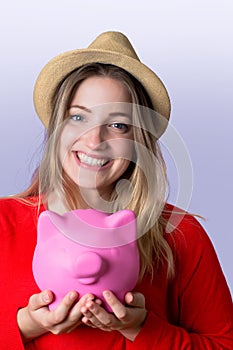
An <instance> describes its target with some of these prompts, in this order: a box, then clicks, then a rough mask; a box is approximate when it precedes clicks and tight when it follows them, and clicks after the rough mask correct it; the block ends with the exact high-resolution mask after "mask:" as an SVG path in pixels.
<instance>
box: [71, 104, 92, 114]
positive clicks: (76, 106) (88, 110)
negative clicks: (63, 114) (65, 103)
mask: <svg viewBox="0 0 233 350" xmlns="http://www.w3.org/2000/svg"><path fill="white" fill-rule="evenodd" d="M71 108H80V109H83V110H84V111H86V112H88V113H91V110H90V109H88V108H87V107H84V106H79V105H73V106H70V107H69V110H70V109H71Z"/></svg>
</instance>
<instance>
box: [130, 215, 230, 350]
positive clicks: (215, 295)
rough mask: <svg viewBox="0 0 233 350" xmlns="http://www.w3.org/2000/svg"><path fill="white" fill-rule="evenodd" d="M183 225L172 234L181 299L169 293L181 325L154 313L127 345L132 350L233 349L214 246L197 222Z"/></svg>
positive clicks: (225, 294)
mask: <svg viewBox="0 0 233 350" xmlns="http://www.w3.org/2000/svg"><path fill="white" fill-rule="evenodd" d="M182 225H183V227H180V229H179V230H178V231H179V232H178V231H177V232H176V233H175V234H174V235H173V241H174V242H175V243H174V245H175V249H176V276H177V277H176V278H175V280H174V281H173V286H174V289H173V290H175V289H176V290H177V296H176V299H177V300H174V299H173V298H174V293H172V294H171V295H170V296H169V295H168V298H169V297H170V298H171V302H169V301H168V305H170V307H171V308H172V307H173V308H177V315H178V317H177V322H173V323H172V322H169V321H168V320H166V319H164V318H163V319H162V318H161V316H159V315H157V314H156V313H155V312H153V311H152V310H150V311H149V314H148V317H147V320H146V322H145V325H144V326H143V328H142V330H141V332H140V333H139V334H138V336H137V337H136V339H135V340H134V342H130V341H127V350H131V349H132V350H133V349H134V350H135V349H140V350H144V349H145V350H146V349H151V350H152V349H156V350H170V349H172V350H192V349H195V350H196V349H198V350H204V349H205V350H214V349H216V350H217V349H219V350H220V349H221V350H230V349H231V350H232V349H233V305H232V299H231V295H230V292H229V289H228V286H227V283H226V281H225V278H224V275H223V273H222V270H221V267H220V264H219V261H218V258H217V256H216V253H215V251H214V248H213V245H212V243H211V241H210V240H209V238H208V236H207V234H206V233H205V231H204V230H203V228H202V227H201V225H200V224H199V223H198V222H197V221H196V220H195V219H194V218H191V217H189V218H188V221H187V220H186V223H185V224H184V223H183V224H182ZM175 304H176V305H177V306H175ZM168 312H169V311H168Z"/></svg>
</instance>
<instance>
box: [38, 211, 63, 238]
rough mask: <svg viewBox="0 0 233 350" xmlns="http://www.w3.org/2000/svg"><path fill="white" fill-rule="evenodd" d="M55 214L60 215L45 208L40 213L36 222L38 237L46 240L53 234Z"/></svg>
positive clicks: (54, 230)
mask: <svg viewBox="0 0 233 350" xmlns="http://www.w3.org/2000/svg"><path fill="white" fill-rule="evenodd" d="M57 216H58V217H60V215H58V214H56V213H54V212H51V211H49V210H45V211H43V212H42V213H41V214H40V216H39V218H38V224H37V236H38V239H40V240H42V241H47V240H48V239H49V238H51V237H52V236H53V235H55V233H56V226H55V225H54V222H56V217H57Z"/></svg>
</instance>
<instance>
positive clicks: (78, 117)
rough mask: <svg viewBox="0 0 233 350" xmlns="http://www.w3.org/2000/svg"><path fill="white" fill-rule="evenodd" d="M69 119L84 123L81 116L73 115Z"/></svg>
mask: <svg viewBox="0 0 233 350" xmlns="http://www.w3.org/2000/svg"><path fill="white" fill-rule="evenodd" d="M70 119H72V120H74V121H77V122H82V121H84V116H82V115H81V114H73V115H71V116H70Z"/></svg>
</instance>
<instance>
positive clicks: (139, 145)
mask: <svg viewBox="0 0 233 350" xmlns="http://www.w3.org/2000/svg"><path fill="white" fill-rule="evenodd" d="M91 76H107V77H110V78H112V79H116V80H118V81H120V82H121V83H122V84H124V85H125V86H126V87H127V89H128V91H129V93H130V95H131V98H132V104H133V106H134V113H133V119H134V120H133V125H134V126H136V127H135V128H134V143H135V153H136V162H135V163H132V162H131V164H130V165H129V167H128V169H127V171H126V172H125V174H124V175H123V177H122V178H121V179H120V180H122V179H126V180H127V181H120V182H119V186H118V188H117V191H114V193H113V194H112V198H111V200H112V202H113V203H114V206H113V211H116V210H120V209H125V208H126V207H127V209H131V210H133V211H134V212H135V214H136V217H137V222H138V248H139V252H140V259H141V261H140V263H141V265H140V266H141V270H140V278H139V279H141V278H142V277H143V276H144V275H145V273H148V272H149V273H151V274H152V275H153V270H154V266H155V267H156V268H159V267H160V266H161V264H164V262H165V261H166V262H167V275H168V277H170V276H173V274H174V261H173V254H172V251H171V248H170V246H169V244H168V243H167V241H166V240H165V238H164V229H165V226H166V225H167V221H166V220H165V218H164V216H163V215H162V214H163V210H164V206H165V203H166V189H167V176H166V167H165V163H164V160H163V157H162V153H161V150H160V146H159V143H158V140H157V136H156V135H157V134H158V130H157V128H158V124H156V118H155V116H156V113H155V112H154V111H153V110H152V104H151V101H150V99H149V97H148V95H147V93H146V91H145V89H144V88H143V86H142V85H141V84H140V83H139V82H138V81H137V80H136V79H135V78H134V77H132V76H131V75H130V74H129V73H127V72H125V71H124V70H122V69H120V68H118V67H116V66H112V65H106V64H99V63H94V64H87V65H85V66H83V67H81V68H79V69H77V70H75V71H73V72H72V73H71V74H69V75H68V76H67V77H66V78H65V79H64V80H63V81H62V82H61V83H60V85H59V86H58V88H57V90H56V92H55V94H54V98H53V112H52V115H51V118H50V123H49V126H48V130H47V137H46V143H45V150H44V155H43V158H42V161H41V165H40V166H39V168H38V169H37V171H36V172H35V174H34V176H33V179H32V183H31V186H30V187H29V188H28V189H27V190H26V191H25V192H23V193H21V194H19V195H18V197H21V198H24V199H26V200H27V199H28V200H29V197H31V196H37V195H39V200H40V198H41V196H43V200H44V201H45V202H46V200H47V199H48V196H49V195H50V194H51V193H52V192H53V191H54V189H56V191H57V192H58V193H59V194H60V196H61V197H62V198H63V199H64V201H65V204H66V206H67V208H68V209H69V210H74V209H77V208H82V206H83V204H84V202H83V199H82V196H81V193H80V190H79V188H78V186H77V184H76V183H74V182H73V180H72V179H71V178H70V177H69V176H68V175H67V174H66V173H65V171H64V170H63V169H62V164H61V161H60V159H59V157H58V154H59V151H58V150H59V146H60V134H61V125H62V123H63V122H64V120H65V118H66V117H67V109H68V107H69V106H70V103H71V101H72V99H73V96H74V94H75V92H76V90H77V88H78V86H79V85H80V84H81V82H82V81H84V80H85V79H87V78H88V77H91ZM129 184H130V185H129ZM117 193H118V194H117ZM119 193H121V196H120V197H121V199H120V200H119ZM122 194H124V197H122ZM124 198H125V200H124Z"/></svg>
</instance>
